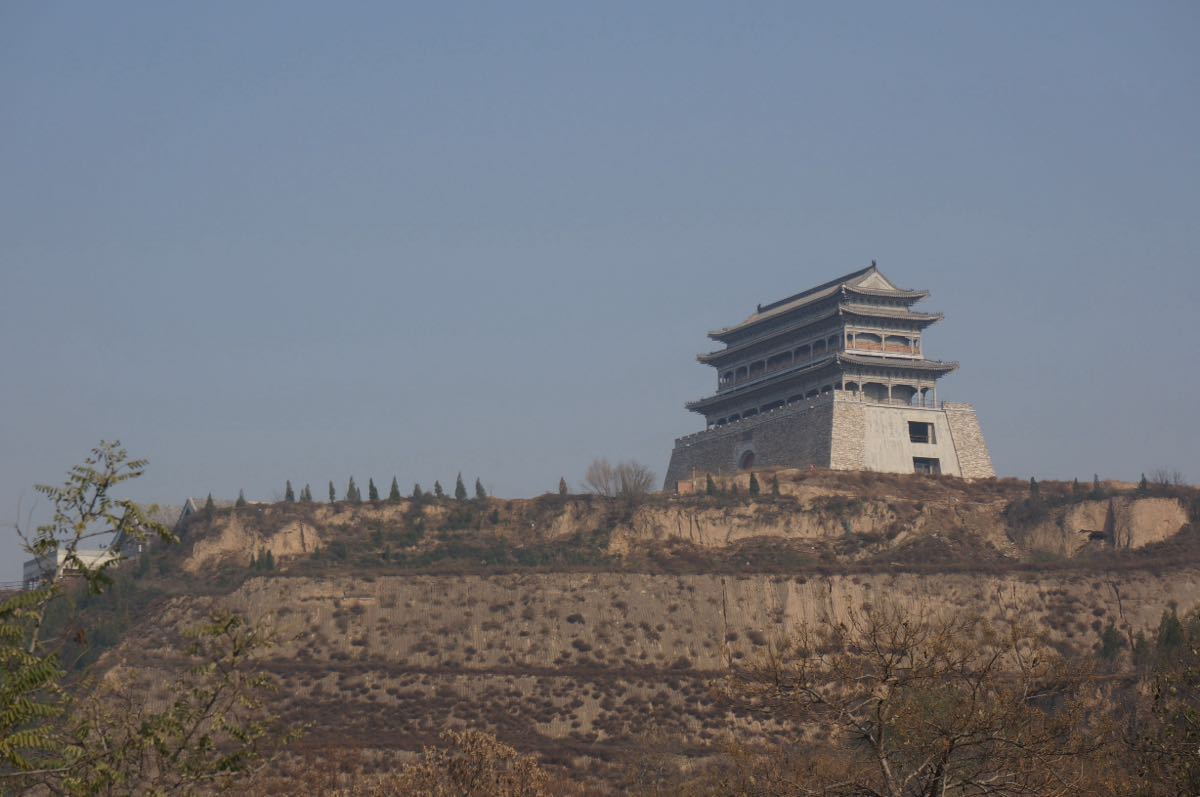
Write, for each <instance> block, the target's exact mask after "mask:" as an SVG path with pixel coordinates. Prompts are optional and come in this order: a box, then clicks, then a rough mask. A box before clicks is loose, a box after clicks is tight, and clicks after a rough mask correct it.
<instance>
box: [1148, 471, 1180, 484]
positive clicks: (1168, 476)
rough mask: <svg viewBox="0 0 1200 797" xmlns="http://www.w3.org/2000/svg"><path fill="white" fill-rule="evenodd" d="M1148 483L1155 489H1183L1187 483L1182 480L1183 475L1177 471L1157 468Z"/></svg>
mask: <svg viewBox="0 0 1200 797" xmlns="http://www.w3.org/2000/svg"><path fill="white" fill-rule="evenodd" d="M1150 483H1151V484H1153V485H1154V486H1155V487H1171V486H1175V487H1183V486H1185V485H1186V484H1187V481H1186V480H1185V479H1184V478H1183V473H1182V472H1180V471H1178V470H1170V469H1169V468H1157V469H1156V470H1155V471H1154V472H1153V473H1151V474H1150Z"/></svg>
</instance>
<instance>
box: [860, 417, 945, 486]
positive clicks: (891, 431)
mask: <svg viewBox="0 0 1200 797" xmlns="http://www.w3.org/2000/svg"><path fill="white" fill-rule="evenodd" d="M863 414H864V416H865V424H864V427H865V430H866V440H867V441H868V442H867V444H866V445H865V446H864V453H863V463H862V465H861V468H862V469H863V470H877V471H883V472H884V473H912V472H913V458H914V457H923V458H927V459H936V460H938V463H939V465H940V467H941V471H942V473H944V474H945V475H947V476H961V475H962V473H961V470H960V468H959V463H958V455H957V454H956V452H955V449H954V438H953V436H952V434H951V430H950V424H949V422H948V421H947V419H946V414H945V413H944V412H942V411H941V410H935V409H924V408H921V407H889V406H884V405H880V404H866V405H864V406H863ZM909 421H914V422H917V423H931V424H933V441H932V442H929V443H914V442H912V440H910V439H909V427H908V423H909Z"/></svg>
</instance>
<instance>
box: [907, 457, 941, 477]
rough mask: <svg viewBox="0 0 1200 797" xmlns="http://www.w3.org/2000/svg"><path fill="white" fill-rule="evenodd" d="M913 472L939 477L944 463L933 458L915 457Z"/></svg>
mask: <svg viewBox="0 0 1200 797" xmlns="http://www.w3.org/2000/svg"><path fill="white" fill-rule="evenodd" d="M913 472H915V473H924V474H927V475H929V476H937V475H939V474H940V473H941V472H942V462H941V460H939V459H936V458H933V457H913Z"/></svg>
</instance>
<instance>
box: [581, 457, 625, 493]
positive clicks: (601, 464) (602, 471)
mask: <svg viewBox="0 0 1200 797" xmlns="http://www.w3.org/2000/svg"><path fill="white" fill-rule="evenodd" d="M583 484H584V486H585V487H587V489H588V490H589V491H590V492H593V493H595V494H596V495H607V496H609V497H610V498H611V497H612V496H614V495H616V494H617V469H616V468H614V467H613V466H612V465H611V464H609V461H608V460H607V459H604V458H603V457H601V458H600V459H593V460H592V464H590V465H588V467H587V472H586V473H585V474H584V475H583Z"/></svg>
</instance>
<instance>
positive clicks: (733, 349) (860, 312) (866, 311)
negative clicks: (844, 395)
mask: <svg viewBox="0 0 1200 797" xmlns="http://www.w3.org/2000/svg"><path fill="white" fill-rule="evenodd" d="M834 315H853V316H857V317H859V318H887V319H889V320H894V321H913V322H916V323H919V324H922V325H923V326H930V325H931V324H936V323H937V322H938V321H941V320H942V319H943V318H944V317H945V316H944V315H942V314H941V313H914V312H912V311H907V312H889V311H888V309H887V308H883V307H881V308H877V309H873V308H856V307H851V306H849V305H845V304H839V305H838V306H837V309H836V310H834V311H832V312H829V313H827V314H825V315H820V316H816V317H815V318H812V319H810V320H808V321H805V322H803V323H799V324H794V325H792V326H787V327H781V328H780V329H778V330H776V331H775V332H774V333H772V334H771V335H764V336H762V337H759V338H753V339H751V340H747V341H744V342H742V343H735V344H733V345H732V346H728V347H726V348H724V349H718V350H717V351H710V352H704V353H701V354H697V355H696V361H697V362H700V363H703V364H704V365H713V364H715V363H716V362H718V361H720V360H723V359H724V358H725V357H727V356H733V355H735V354H738V353H740V352H742V351H745V350H746V349H748V348H750V347H752V346H757V345H758V344H760V343H762V342H763V341H764V340H769V339H770V338H771V337H776V336H782V335H786V334H787V333H789V332H795V331H797V330H801V329H803V328H804V327H806V326H808V325H810V324H814V323H816V322H818V321H824V320H825V319H826V318H831V317H833V316H834ZM710 337H711V335H710Z"/></svg>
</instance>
